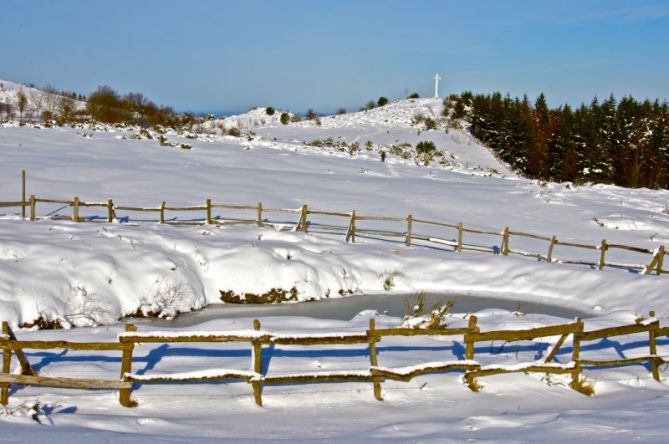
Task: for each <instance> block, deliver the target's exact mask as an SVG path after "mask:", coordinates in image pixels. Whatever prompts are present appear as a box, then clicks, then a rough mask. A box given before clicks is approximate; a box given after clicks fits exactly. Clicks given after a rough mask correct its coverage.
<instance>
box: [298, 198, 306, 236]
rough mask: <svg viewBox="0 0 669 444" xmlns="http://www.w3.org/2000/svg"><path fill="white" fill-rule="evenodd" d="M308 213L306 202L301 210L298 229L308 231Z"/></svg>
mask: <svg viewBox="0 0 669 444" xmlns="http://www.w3.org/2000/svg"><path fill="white" fill-rule="evenodd" d="M307 214H308V209H307V204H304V205H302V211H301V212H300V222H299V224H298V227H297V229H298V230H302V231H305V232H306V231H307Z"/></svg>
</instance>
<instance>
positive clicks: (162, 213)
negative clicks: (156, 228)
mask: <svg viewBox="0 0 669 444" xmlns="http://www.w3.org/2000/svg"><path fill="white" fill-rule="evenodd" d="M166 205H167V202H165V201H162V202H161V203H160V223H161V224H164V223H165V206H166Z"/></svg>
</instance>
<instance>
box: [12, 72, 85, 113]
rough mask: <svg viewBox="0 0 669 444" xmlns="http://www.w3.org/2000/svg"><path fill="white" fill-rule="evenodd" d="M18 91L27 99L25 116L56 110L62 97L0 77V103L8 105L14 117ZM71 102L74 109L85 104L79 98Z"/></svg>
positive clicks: (80, 107) (83, 106) (81, 107)
mask: <svg viewBox="0 0 669 444" xmlns="http://www.w3.org/2000/svg"><path fill="white" fill-rule="evenodd" d="M20 92H23V94H25V97H26V99H27V102H26V112H25V114H26V116H32V115H39V114H40V113H41V112H42V111H44V110H51V111H54V110H56V109H57V108H58V106H59V102H60V100H61V99H62V97H63V96H61V95H58V94H52V93H50V92H48V91H44V90H42V89H39V88H33V87H30V86H27V85H22V84H20V83H14V82H10V81H7V80H2V79H0V103H3V104H8V105H10V106H11V107H12V112H13V113H14V115H15V116H16V118H18V115H19V105H18V103H19V99H18V97H19V93H20ZM73 104H74V108H75V109H83V108H85V106H86V103H85V102H82V101H79V100H74V101H73ZM2 117H5V116H2Z"/></svg>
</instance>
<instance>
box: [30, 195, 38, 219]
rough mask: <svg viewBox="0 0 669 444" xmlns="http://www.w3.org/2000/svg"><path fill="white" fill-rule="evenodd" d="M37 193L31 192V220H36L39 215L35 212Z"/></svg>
mask: <svg viewBox="0 0 669 444" xmlns="http://www.w3.org/2000/svg"><path fill="white" fill-rule="evenodd" d="M35 204H36V202H35V195H34V194H31V195H30V220H32V221H34V220H35V219H37V215H36V214H35Z"/></svg>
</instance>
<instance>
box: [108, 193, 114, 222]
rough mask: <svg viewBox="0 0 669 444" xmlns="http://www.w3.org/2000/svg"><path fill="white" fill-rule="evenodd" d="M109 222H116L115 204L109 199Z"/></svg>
mask: <svg viewBox="0 0 669 444" xmlns="http://www.w3.org/2000/svg"><path fill="white" fill-rule="evenodd" d="M107 222H109V223H112V222H114V202H113V201H112V200H111V199H107Z"/></svg>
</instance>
